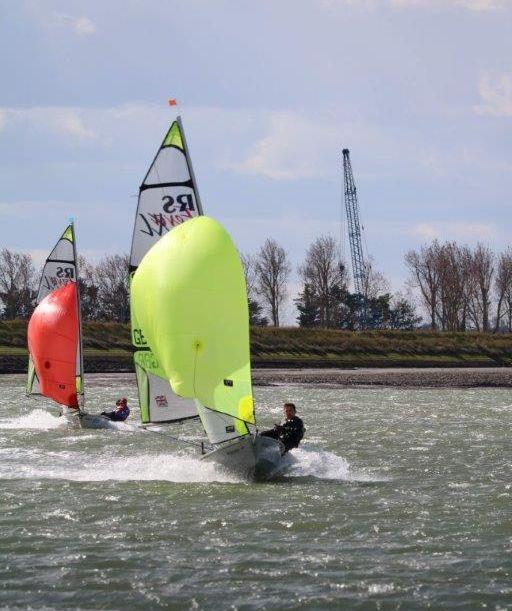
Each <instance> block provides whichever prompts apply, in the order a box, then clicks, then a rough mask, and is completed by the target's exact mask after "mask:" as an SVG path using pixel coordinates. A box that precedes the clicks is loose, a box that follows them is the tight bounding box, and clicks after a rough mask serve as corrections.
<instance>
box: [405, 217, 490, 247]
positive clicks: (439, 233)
mask: <svg viewBox="0 0 512 611" xmlns="http://www.w3.org/2000/svg"><path fill="white" fill-rule="evenodd" d="M410 233H411V234H412V235H414V236H418V237H420V238H421V239H423V240H434V239H439V240H459V241H461V240H462V241H464V240H467V241H470V242H475V241H484V242H486V241H490V240H493V239H495V238H496V237H497V235H498V231H497V228H496V226H495V225H494V224H493V223H478V222H467V221H429V222H422V223H417V224H416V225H413V226H412V227H411V230H410Z"/></svg>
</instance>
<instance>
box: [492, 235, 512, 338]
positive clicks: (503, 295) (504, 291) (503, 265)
mask: <svg viewBox="0 0 512 611" xmlns="http://www.w3.org/2000/svg"><path fill="white" fill-rule="evenodd" d="M495 293H496V300H497V305H496V322H495V325H494V330H495V331H498V330H499V328H500V326H501V320H502V318H504V317H506V321H507V329H508V331H509V333H510V332H511V331H512V310H511V303H512V248H510V247H509V248H508V249H507V250H506V251H505V252H504V253H502V254H501V255H500V256H499V258H498V266H497V271H496V279H495Z"/></svg>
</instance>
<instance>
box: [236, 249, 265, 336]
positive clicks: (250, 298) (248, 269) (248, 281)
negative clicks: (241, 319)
mask: <svg viewBox="0 0 512 611" xmlns="http://www.w3.org/2000/svg"><path fill="white" fill-rule="evenodd" d="M240 260H241V261H242V266H243V268H244V276H245V286H246V287H247V304H248V306H249V324H250V325H252V326H257V327H266V326H267V325H268V319H267V318H266V317H264V316H262V306H261V304H260V302H259V300H258V294H257V290H256V288H257V287H256V285H257V280H258V278H257V272H256V258H255V257H254V256H253V255H250V254H248V253H240Z"/></svg>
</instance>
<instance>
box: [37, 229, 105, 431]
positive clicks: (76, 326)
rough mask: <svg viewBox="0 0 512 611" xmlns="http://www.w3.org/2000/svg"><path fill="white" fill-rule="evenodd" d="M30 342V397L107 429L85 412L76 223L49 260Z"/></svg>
mask: <svg viewBox="0 0 512 611" xmlns="http://www.w3.org/2000/svg"><path fill="white" fill-rule="evenodd" d="M27 340H28V351H29V364H28V380H27V395H41V396H44V397H47V398H49V399H52V400H53V401H55V402H56V403H57V404H58V405H59V406H60V408H61V414H62V416H64V417H65V418H66V419H68V420H69V421H70V422H72V423H79V424H80V425H81V426H82V427H84V428H105V427H109V421H108V420H107V419H106V418H104V417H102V416H99V415H98V416H95V415H92V414H87V413H86V412H85V411H84V375H83V372H84V367H83V348H82V325H81V317H80V290H79V286H78V265H77V254H76V237H75V228H74V224H73V223H70V224H69V225H68V227H66V229H65V231H64V233H63V234H62V235H61V237H60V238H59V240H58V241H57V244H56V245H55V247H54V248H53V250H52V251H51V253H50V254H49V256H48V258H47V259H46V261H45V264H44V267H43V272H42V275H41V282H40V284H39V291H38V294H37V306H36V308H35V309H34V312H33V313H32V316H31V317H30V320H29V323H28V329H27Z"/></svg>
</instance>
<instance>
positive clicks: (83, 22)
mask: <svg viewBox="0 0 512 611" xmlns="http://www.w3.org/2000/svg"><path fill="white" fill-rule="evenodd" d="M53 22H54V24H55V25H57V26H61V27H65V28H67V29H69V30H71V31H72V32H73V33H74V34H76V35H77V36H80V37H86V36H91V35H92V34H95V33H96V25H95V23H94V22H93V21H92V20H91V19H90V18H89V17H86V16H85V15H81V16H79V17H74V16H72V15H65V14H63V13H54V14H53Z"/></svg>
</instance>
